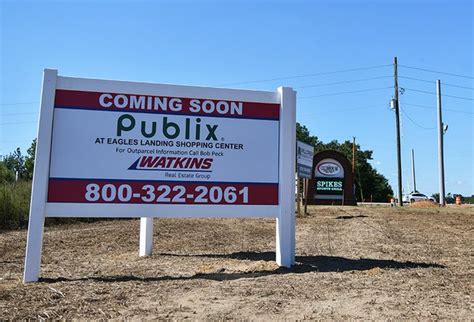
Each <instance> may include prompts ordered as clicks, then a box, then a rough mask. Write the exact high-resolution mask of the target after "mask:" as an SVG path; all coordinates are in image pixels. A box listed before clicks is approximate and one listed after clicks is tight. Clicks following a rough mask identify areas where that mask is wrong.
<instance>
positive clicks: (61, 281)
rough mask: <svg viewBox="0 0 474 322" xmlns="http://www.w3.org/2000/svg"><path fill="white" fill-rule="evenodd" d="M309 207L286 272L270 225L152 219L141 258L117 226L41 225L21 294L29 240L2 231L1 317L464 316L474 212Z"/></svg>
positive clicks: (127, 223)
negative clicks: (149, 243)
mask: <svg viewBox="0 0 474 322" xmlns="http://www.w3.org/2000/svg"><path fill="white" fill-rule="evenodd" d="M309 210H310V214H309V215H307V216H304V217H302V218H298V219H297V224H296V229H297V231H296V238H297V241H296V255H297V257H296V265H295V267H293V268H292V269H291V270H289V269H283V268H279V267H277V266H276V264H275V262H274V258H275V253H274V250H275V244H274V242H275V221H274V220H271V219H262V220H240V219H225V220H224V219H156V220H155V231H154V254H153V256H151V257H148V258H140V257H138V230H139V222H138V220H114V221H102V222H95V223H76V224H69V225H57V226H50V227H46V228H45V240H44V248H43V250H44V252H43V261H42V273H41V274H42V277H43V279H42V280H41V281H40V283H33V284H28V285H23V284H22V283H21V274H22V270H23V259H24V250H25V238H26V231H25V230H17V231H9V232H4V233H0V319H106V318H107V319H110V318H112V319H130V320H137V319H149V320H155V319H157V320H228V319H231V320H241V319H250V320H261V321H267V320H269V321H271V320H284V319H288V320H298V319H300V320H305V319H306V320H317V319H330V320H353V319H358V320H394V319H395V320H470V319H472V317H473V312H472V301H471V298H470V296H471V293H472V276H473V266H472V263H471V261H470V260H469V259H470V258H471V257H472V253H473V245H474V233H473V232H474V221H473V219H474V208H471V209H464V208H451V207H440V208H436V209H430V208H410V207H403V208H390V207H370V208H366V207H324V206H323V207H313V206H311V207H310V208H309Z"/></svg>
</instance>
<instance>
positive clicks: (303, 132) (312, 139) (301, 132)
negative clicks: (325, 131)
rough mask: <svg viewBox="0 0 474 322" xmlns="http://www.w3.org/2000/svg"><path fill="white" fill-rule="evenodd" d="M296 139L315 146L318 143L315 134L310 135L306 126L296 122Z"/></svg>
mask: <svg viewBox="0 0 474 322" xmlns="http://www.w3.org/2000/svg"><path fill="white" fill-rule="evenodd" d="M296 140H298V141H301V142H304V143H306V144H309V145H312V146H314V147H315V146H316V145H318V144H319V143H320V141H319V139H318V137H317V136H312V135H311V134H310V133H309V130H308V128H307V127H306V126H304V125H301V124H300V123H298V122H296Z"/></svg>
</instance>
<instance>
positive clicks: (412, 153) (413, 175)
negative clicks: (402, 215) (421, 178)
mask: <svg viewBox="0 0 474 322" xmlns="http://www.w3.org/2000/svg"><path fill="white" fill-rule="evenodd" d="M411 175H412V177H413V192H416V177H415V150H413V149H411Z"/></svg>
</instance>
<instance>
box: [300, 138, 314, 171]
mask: <svg viewBox="0 0 474 322" xmlns="http://www.w3.org/2000/svg"><path fill="white" fill-rule="evenodd" d="M313 155H314V147H312V146H311V145H309V144H306V143H303V142H301V141H296V163H297V171H298V177H300V178H306V179H311V171H312V169H313Z"/></svg>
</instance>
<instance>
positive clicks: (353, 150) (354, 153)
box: [352, 136, 356, 175]
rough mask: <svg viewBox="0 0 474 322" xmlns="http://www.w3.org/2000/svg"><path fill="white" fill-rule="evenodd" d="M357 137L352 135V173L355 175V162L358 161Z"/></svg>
mask: <svg viewBox="0 0 474 322" xmlns="http://www.w3.org/2000/svg"><path fill="white" fill-rule="evenodd" d="M355 151H356V138H355V136H353V137H352V174H353V175H355V164H356V163H355V162H356V157H355V155H356V152H355Z"/></svg>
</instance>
